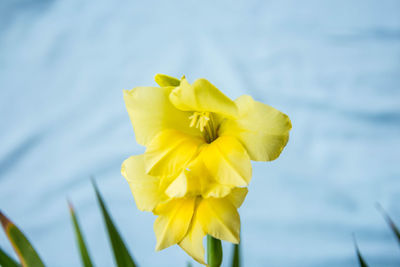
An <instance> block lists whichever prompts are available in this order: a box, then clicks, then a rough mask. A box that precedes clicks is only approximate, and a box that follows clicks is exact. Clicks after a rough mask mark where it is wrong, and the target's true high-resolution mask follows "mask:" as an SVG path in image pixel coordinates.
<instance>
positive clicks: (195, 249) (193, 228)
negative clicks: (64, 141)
mask: <svg viewBox="0 0 400 267" xmlns="http://www.w3.org/2000/svg"><path fill="white" fill-rule="evenodd" d="M205 235H206V233H205V232H204V230H203V227H202V225H201V223H200V221H199V220H198V219H197V213H195V214H194V216H193V219H192V223H191V225H190V228H189V231H188V233H187V234H186V236H185V238H183V239H182V241H181V242H180V243H179V246H180V247H181V248H182V249H183V250H184V251H186V253H187V254H189V255H190V256H191V257H192V258H193V259H195V260H196V261H197V262H199V263H201V264H204V265H205V264H206V263H205V261H204V254H205V252H204V246H203V238H204V236H205Z"/></svg>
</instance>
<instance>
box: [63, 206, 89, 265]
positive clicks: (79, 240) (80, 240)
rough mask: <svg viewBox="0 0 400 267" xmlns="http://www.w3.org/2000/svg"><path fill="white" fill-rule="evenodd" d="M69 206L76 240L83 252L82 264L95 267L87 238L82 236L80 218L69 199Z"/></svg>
mask: <svg viewBox="0 0 400 267" xmlns="http://www.w3.org/2000/svg"><path fill="white" fill-rule="evenodd" d="M68 206H69V212H70V214H71V219H72V224H73V225H74V229H75V237H76V241H77V243H78V246H79V251H80V253H81V260H82V265H83V266H84V267H93V264H92V260H91V259H90V256H89V252H88V250H87V248H86V243H85V240H84V238H83V236H82V232H81V229H80V227H79V223H78V219H77V217H76V214H75V210H74V207H73V206H72V204H71V203H70V202H69V201H68Z"/></svg>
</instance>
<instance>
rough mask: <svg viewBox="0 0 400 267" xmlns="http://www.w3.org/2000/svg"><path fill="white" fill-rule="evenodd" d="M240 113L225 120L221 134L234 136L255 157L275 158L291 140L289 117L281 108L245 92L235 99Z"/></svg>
mask: <svg viewBox="0 0 400 267" xmlns="http://www.w3.org/2000/svg"><path fill="white" fill-rule="evenodd" d="M235 102H236V104H237V106H238V107H239V117H238V118H237V119H235V120H233V119H227V120H225V121H224V122H222V124H221V126H220V130H219V135H220V136H225V135H229V136H234V137H236V138H237V139H238V140H240V142H241V143H242V144H243V145H244V147H245V148H246V150H247V152H248V153H249V155H250V158H251V159H252V160H255V161H270V160H274V159H276V158H277V157H278V156H279V155H280V153H281V152H282V150H283V148H284V147H285V145H286V143H287V142H288V140H289V131H290V129H291V128H292V125H291V122H290V119H289V117H288V116H287V115H285V114H283V113H282V112H280V111H278V110H276V109H274V108H272V107H270V106H268V105H265V104H263V103H260V102H258V101H254V100H253V98H251V97H250V96H247V95H244V96H241V97H239V98H238V99H237V100H236V101H235Z"/></svg>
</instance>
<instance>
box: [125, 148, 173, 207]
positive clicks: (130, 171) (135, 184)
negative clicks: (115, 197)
mask: <svg viewBox="0 0 400 267" xmlns="http://www.w3.org/2000/svg"><path fill="white" fill-rule="evenodd" d="M121 173H122V175H123V176H124V177H125V179H126V180H127V181H128V184H129V187H130V188H131V191H132V194H133V197H134V198H135V201H136V205H137V207H138V209H139V210H146V211H152V210H153V209H154V207H155V206H156V205H157V204H158V203H160V202H161V201H164V200H165V198H166V197H165V194H163V192H162V191H161V189H160V188H159V183H160V179H159V178H157V177H154V176H150V175H147V174H146V172H145V170H144V161H143V155H140V156H132V157H130V158H128V159H127V160H125V161H124V162H123V163H122V168H121Z"/></svg>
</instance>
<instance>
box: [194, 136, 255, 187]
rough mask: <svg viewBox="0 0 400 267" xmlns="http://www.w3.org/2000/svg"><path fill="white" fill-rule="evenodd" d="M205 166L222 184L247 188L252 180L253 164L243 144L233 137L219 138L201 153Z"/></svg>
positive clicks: (206, 146)
mask: <svg viewBox="0 0 400 267" xmlns="http://www.w3.org/2000/svg"><path fill="white" fill-rule="evenodd" d="M200 156H201V157H202V159H203V161H204V164H205V166H206V168H207V169H208V171H209V172H210V174H211V175H212V177H214V179H215V180H217V181H218V182H219V183H220V184H223V185H229V186H231V187H237V186H239V187H241V186H247V185H248V184H249V182H250V180H251V162H250V158H249V155H248V154H247V151H246V150H245V149H244V147H243V146H242V144H241V143H240V142H239V141H237V140H236V138H234V137H231V136H221V137H218V138H217V139H216V140H215V141H214V142H212V143H211V144H208V145H205V146H204V147H203V150H202V151H201V154H200Z"/></svg>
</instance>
